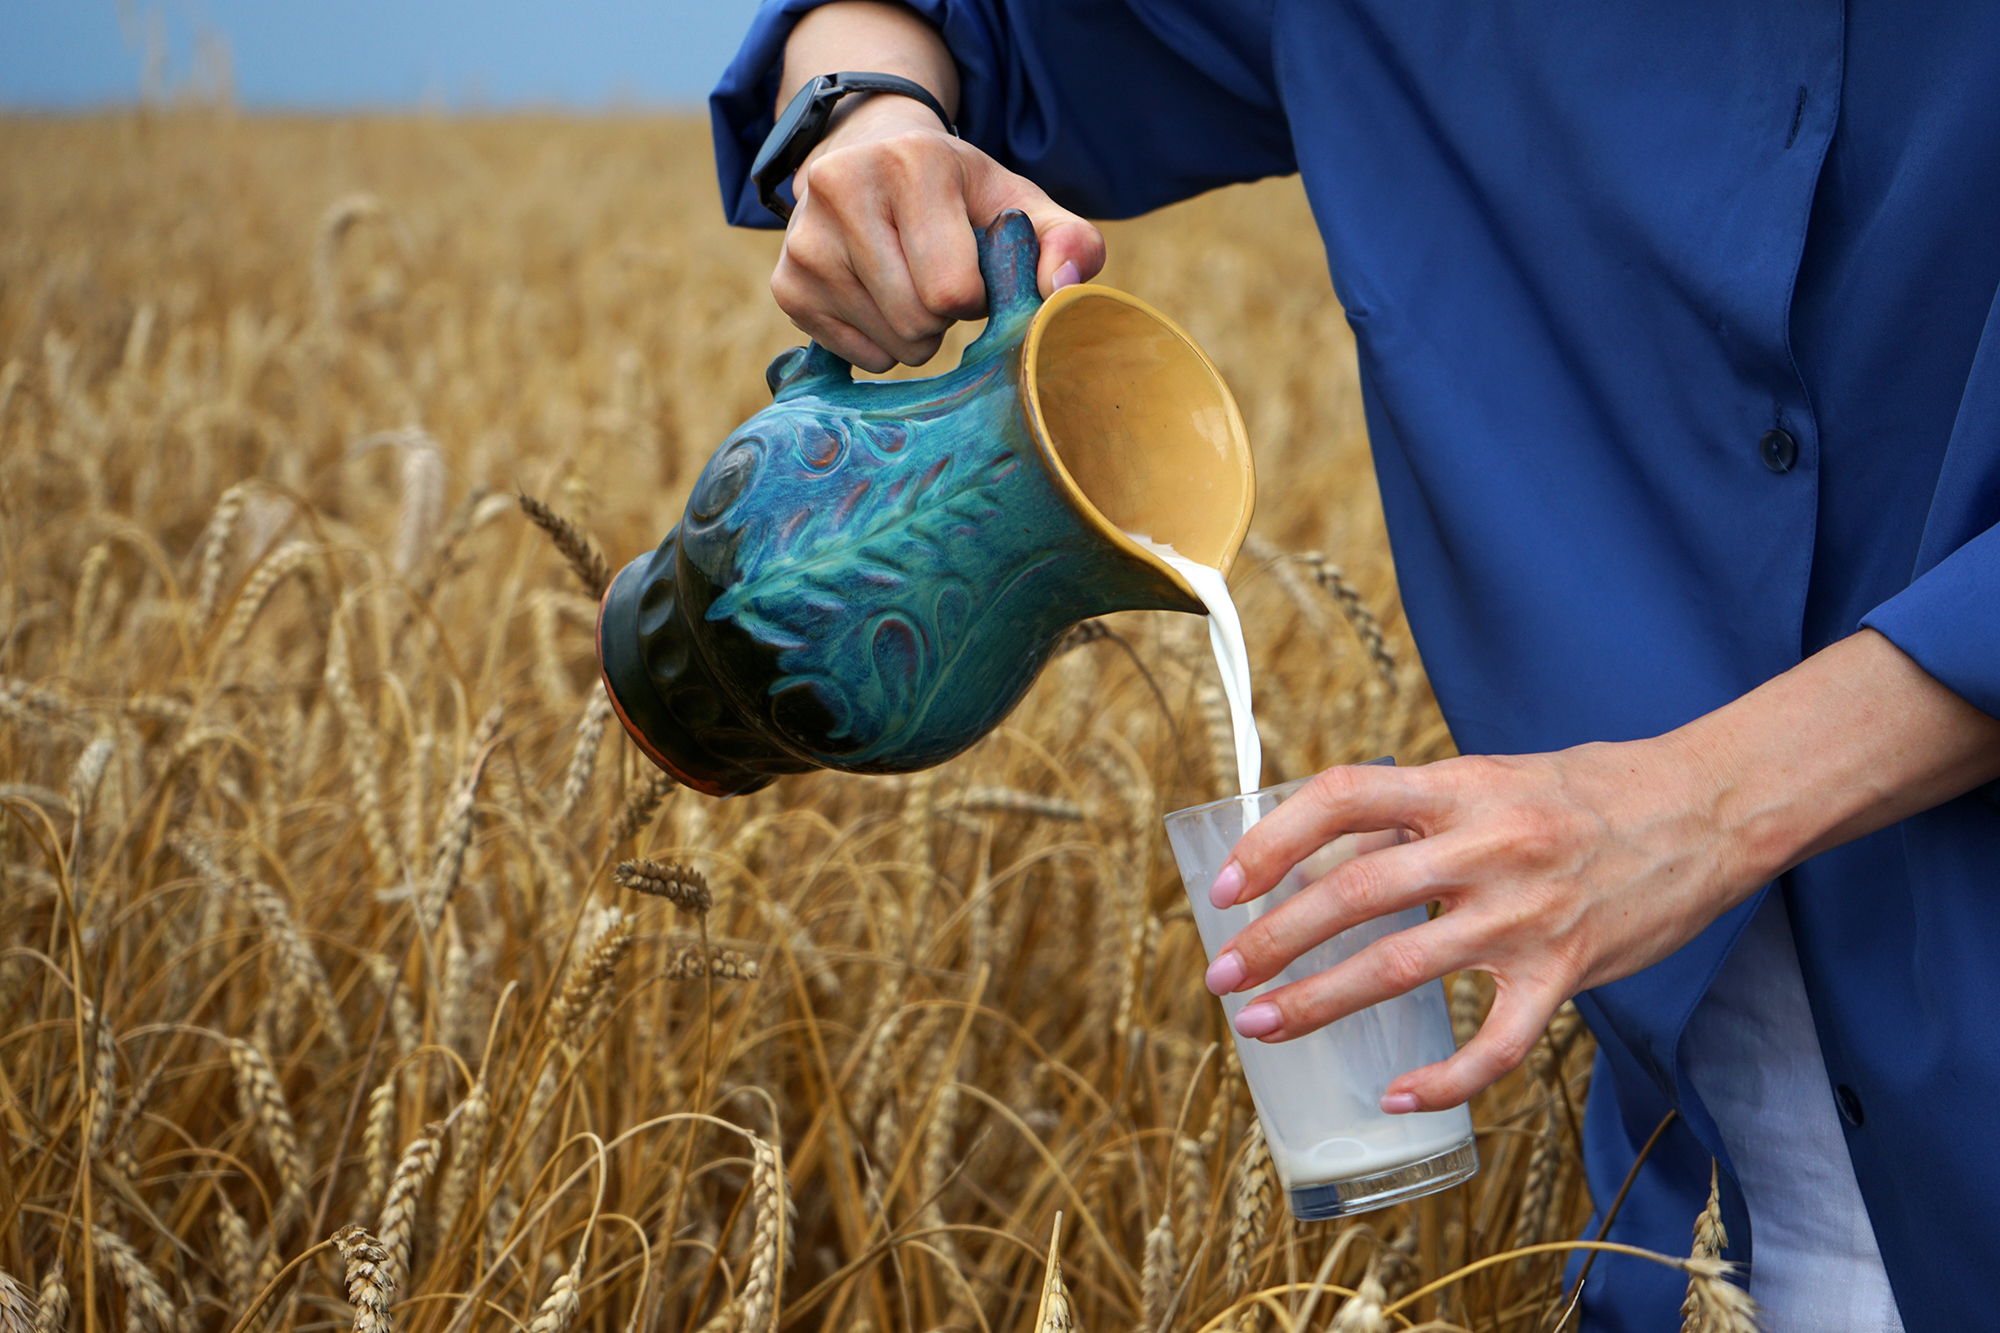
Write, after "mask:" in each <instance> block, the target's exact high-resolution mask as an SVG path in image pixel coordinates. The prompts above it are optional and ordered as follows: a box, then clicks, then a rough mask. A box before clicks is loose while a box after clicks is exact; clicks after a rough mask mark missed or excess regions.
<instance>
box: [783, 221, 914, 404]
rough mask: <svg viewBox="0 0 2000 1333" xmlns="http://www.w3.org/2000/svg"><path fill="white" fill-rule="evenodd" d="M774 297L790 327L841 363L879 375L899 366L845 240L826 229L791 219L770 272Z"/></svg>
mask: <svg viewBox="0 0 2000 1333" xmlns="http://www.w3.org/2000/svg"><path fill="white" fill-rule="evenodd" d="M771 295H772V297H773V298H774V299H776V301H777V303H778V308H779V309H781V310H783V311H784V312H785V314H786V315H788V316H789V317H790V318H791V321H792V323H794V324H796V325H797V326H798V327H799V329H800V330H801V331H802V332H804V333H805V334H806V335H807V336H809V337H810V338H812V340H813V341H814V342H817V343H818V344H819V345H820V346H822V347H824V348H826V349H827V350H828V351H831V352H833V353H835V354H836V355H838V356H840V357H841V358H842V359H843V360H846V361H849V362H851V363H853V364H854V365H857V366H860V367H861V368H862V369H864V370H871V371H875V372H877V373H880V372H882V371H885V370H888V369H889V368H890V367H891V366H893V365H895V364H896V357H895V355H894V353H893V351H892V350H891V349H890V348H887V347H885V346H883V344H882V342H881V341H880V340H879V339H878V338H877V337H876V336H875V332H876V331H879V330H880V328H881V327H882V326H883V320H882V314H881V311H880V310H878V309H877V308H876V307H875V302H874V298H873V297H871V296H870V295H869V294H868V291H867V289H866V288H864V287H863V286H862V285H861V282H860V279H858V278H857V277H856V276H855V275H854V271H853V269H852V268H851V267H850V265H849V263H848V259H847V252H846V246H845V244H844V243H843V241H842V239H841V237H840V236H839V235H838V234H837V233H835V232H833V231H832V230H831V229H830V228H828V227H826V226H825V225H823V223H821V222H819V221H816V220H807V219H805V218H802V217H799V216H798V215H797V214H794V215H793V224H792V226H791V228H790V229H789V230H788V231H787V232H786V234H785V246H784V249H783V250H781V251H780V252H779V254H778V264H777V267H776V268H775V269H773V270H772V272H771Z"/></svg>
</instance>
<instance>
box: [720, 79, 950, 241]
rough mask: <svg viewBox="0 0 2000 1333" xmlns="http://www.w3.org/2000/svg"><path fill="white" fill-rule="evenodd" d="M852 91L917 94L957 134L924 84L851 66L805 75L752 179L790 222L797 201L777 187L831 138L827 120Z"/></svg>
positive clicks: (752, 170)
mask: <svg viewBox="0 0 2000 1333" xmlns="http://www.w3.org/2000/svg"><path fill="white" fill-rule="evenodd" d="M849 93H895V94H897V95H899V96H902V97H914V98H916V99H917V100H918V101H919V102H922V103H923V104H924V105H925V106H927V107H929V108H930V109H931V110H932V111H935V112H936V113H937V118H938V119H939V120H941V121H943V122H944V127H945V129H946V131H948V132H949V133H950V135H951V137H952V138H954V139H956V138H957V137H958V126H956V125H954V124H952V123H951V117H950V116H948V115H946V114H945V109H944V104H943V103H942V102H940V101H938V100H937V98H935V97H933V96H932V95H931V92H930V90H929V89H928V88H926V87H924V86H923V85H922V84H921V83H912V82H911V81H910V80H908V79H904V78H899V77H897V76H896V75H894V74H861V73H855V72H852V71H849V72H847V73H844V74H820V75H815V76H814V77H813V78H810V79H807V80H806V86H805V87H803V88H801V89H799V91H798V93H797V94H796V95H795V96H794V97H793V98H792V100H791V101H790V102H788V103H786V104H785V109H784V110H783V111H781V112H779V113H778V123H777V124H775V125H773V126H772V127H771V133H770V134H769V135H768V136H767V137H766V138H765V140H764V146H763V147H762V148H759V149H758V150H757V160H756V161H755V162H753V163H751V164H750V179H752V180H754V181H756V182H757V197H758V198H759V199H762V200H763V201H764V207H766V208H768V209H770V210H771V211H772V212H773V213H776V214H777V215H778V216H779V217H780V218H781V219H783V220H785V221H787V222H789V221H791V218H792V206H791V205H790V204H788V203H786V202H785V200H784V197H783V196H781V195H780V194H779V193H778V186H779V185H780V184H781V183H783V181H784V180H785V178H786V177H787V176H790V175H791V174H792V173H793V172H795V171H797V170H798V169H799V164H800V163H801V162H803V161H805V160H806V154H808V153H810V152H812V150H813V149H814V148H817V147H818V146H819V141H820V140H821V139H824V138H825V137H826V125H827V122H828V121H829V120H831V119H833V104H834V103H835V102H838V101H839V100H840V99H841V98H843V97H845V96H847V95H848V94H849Z"/></svg>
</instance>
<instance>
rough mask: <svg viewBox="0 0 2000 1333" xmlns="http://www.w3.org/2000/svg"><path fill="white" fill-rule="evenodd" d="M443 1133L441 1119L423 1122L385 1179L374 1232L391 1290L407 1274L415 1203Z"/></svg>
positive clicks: (433, 1167) (434, 1165) (414, 1230)
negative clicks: (390, 1176) (384, 1196)
mask: <svg viewBox="0 0 2000 1333" xmlns="http://www.w3.org/2000/svg"><path fill="white" fill-rule="evenodd" d="M443 1137H444V1124H443V1122H441V1121H433V1122H432V1123H430V1124H428V1125H425V1126H424V1127H423V1129H422V1130H421V1131H420V1132H419V1133H418V1134H417V1137H415V1138H414V1139H411V1140H410V1146H409V1147H407V1148H405V1149H403V1157H402V1160H401V1161H399V1162H397V1163H396V1175H395V1178H394V1179H393V1180H392V1181H390V1183H389V1194H388V1197H387V1199H386V1200H385V1201H384V1202H383V1204H382V1218H381V1220H380V1221H379V1222H377V1223H376V1226H375V1233H376V1235H378V1236H379V1237H381V1242H382V1249H383V1252H384V1253H385V1254H386V1255H387V1256H388V1257H387V1259H386V1260H385V1261H384V1262H383V1263H382V1264H381V1266H380V1270H379V1271H380V1272H381V1274H382V1276H383V1279H384V1283H385V1285H386V1286H387V1288H388V1289H389V1290H391V1291H395V1290H397V1289H399V1288H401V1287H402V1286H403V1285H404V1279H405V1278H406V1277H407V1276H408V1275H409V1271H410V1248H411V1246H412V1245H413V1244H414V1243H415V1241H416V1236H417V1205H418V1203H419V1202H420V1201H421V1200H422V1198H423V1193H424V1184H425V1182H426V1181H428V1180H429V1179H430V1178H431V1173H432V1172H434V1171H436V1170H437V1164H438V1144H439V1141H440V1140H441V1139H443Z"/></svg>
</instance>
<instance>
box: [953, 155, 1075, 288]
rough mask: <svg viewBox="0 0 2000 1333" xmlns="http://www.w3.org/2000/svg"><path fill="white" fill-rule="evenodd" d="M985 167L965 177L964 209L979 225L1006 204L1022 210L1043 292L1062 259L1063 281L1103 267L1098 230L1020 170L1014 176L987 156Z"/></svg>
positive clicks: (1050, 284)
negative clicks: (1066, 269)
mask: <svg viewBox="0 0 2000 1333" xmlns="http://www.w3.org/2000/svg"><path fill="white" fill-rule="evenodd" d="M986 162H987V164H988V169H987V170H986V171H984V172H978V173H976V174H975V176H974V178H973V179H972V180H971V181H970V182H968V184H969V186H970V188H969V189H968V190H967V191H966V195H967V199H966V203H967V208H966V212H967V213H969V214H971V216H972V219H973V221H974V222H975V223H976V224H978V225H979V226H982V227H983V226H985V225H986V224H987V223H989V222H991V221H992V220H993V219H994V218H996V217H998V216H1000V214H1002V213H1004V212H1006V211H1007V210H1008V209H1010V208H1018V209H1020V210H1021V211H1022V212H1023V213H1026V214H1027V215H1028V221H1030V222H1032V223H1033V224H1034V226H1035V237H1036V239H1037V240H1038V241H1039V242H1040V243H1041V249H1042V256H1041V261H1040V262H1039V263H1038V264H1037V265H1036V266H1035V282H1036V285H1037V286H1038V287H1039V288H1040V289H1041V293H1042V295H1043V296H1048V295H1049V294H1050V293H1052V292H1054V291H1055V289H1056V275H1057V272H1058V271H1059V270H1061V269H1062V268H1063V266H1064V265H1069V266H1071V268H1072V272H1071V273H1065V274H1063V278H1064V280H1065V283H1068V282H1087V281H1089V280H1090V279H1091V278H1094V277H1096V276H1097V274H1098V273H1099V272H1100V271H1101V270H1102V269H1103V268H1104V233H1103V232H1101V231H1099V230H1098V229H1097V228H1096V227H1094V226H1092V225H1091V224H1090V223H1089V222H1087V221H1085V220H1084V219H1083V218H1080V217H1078V216H1077V215H1076V214H1074V213H1072V212H1070V211H1069V210H1068V209H1067V208H1064V207H1063V206H1062V205H1061V204H1058V203H1057V202H1056V201H1055V200H1053V199H1051V198H1049V196H1048V194H1047V192H1046V191H1044V190H1043V189H1042V187H1041V186H1039V185H1037V184H1035V183H1034V182H1033V181H1031V180H1029V179H1028V178H1027V177H1025V176H1017V175H1015V174H1014V173H1013V172H1011V171H1009V170H1007V169H1006V168H1005V167H1003V166H1001V165H1000V164H999V163H997V162H993V161H992V159H990V158H988V159H986Z"/></svg>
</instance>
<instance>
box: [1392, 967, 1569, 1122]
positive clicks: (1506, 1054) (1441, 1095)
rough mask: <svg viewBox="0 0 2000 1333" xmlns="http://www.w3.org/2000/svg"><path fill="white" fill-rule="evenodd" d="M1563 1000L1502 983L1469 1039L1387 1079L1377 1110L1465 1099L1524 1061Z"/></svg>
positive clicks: (1432, 1107) (1436, 1107)
mask: <svg viewBox="0 0 2000 1333" xmlns="http://www.w3.org/2000/svg"><path fill="white" fill-rule="evenodd" d="M1564 998H1565V997H1564V996H1563V995H1561V994H1560V993H1558V992H1555V991H1535V992H1528V991H1524V990H1521V989H1519V988H1509V987H1507V986H1504V985H1503V986H1502V987H1501V988H1500V990H1499V992H1498V994H1497V996H1496V997H1495V999H1494V1001H1493V1011H1492V1012H1491V1013H1489V1014H1488V1015H1487V1016H1486V1021H1485V1023H1483V1024H1481V1025H1480V1028H1479V1031H1478V1032H1477V1033H1476V1034H1474V1036H1473V1038H1472V1040H1471V1041H1469V1042H1467V1043H1465V1045H1464V1046H1462V1047H1461V1048H1459V1052H1458V1054H1457V1055H1454V1056H1452V1057H1451V1058H1450V1059H1449V1060H1442V1061H1439V1062H1438V1063H1437V1064H1434V1065H1425V1066H1424V1067H1423V1068H1422V1069H1413V1070H1411V1071H1410V1072H1409V1073H1407V1074H1403V1075H1400V1076H1399V1077H1397V1078H1396V1079H1394V1080H1393V1081H1391V1082H1390V1084H1389V1087H1388V1090H1387V1091H1386V1092H1385V1093H1384V1094H1383V1097H1382V1109H1383V1110H1384V1111H1388V1112H1390V1113H1391V1114H1401V1113H1403V1112H1408V1111H1445V1110H1449V1109H1450V1108H1452V1107H1454V1106H1458V1105H1461V1104H1462V1103H1464V1102H1467V1101H1470V1100H1471V1099H1472V1098H1473V1097H1474V1096H1475V1095H1477V1094H1478V1093H1480V1092H1482V1091H1484V1090H1485V1089H1487V1088H1489V1087H1491V1086H1492V1085H1493V1084H1494V1083H1496V1082H1497V1081H1499V1079H1500V1078H1501V1077H1502V1076H1503V1075H1505V1074H1507V1073H1508V1072H1509V1071H1511V1070H1513V1069H1515V1068H1516V1067H1518V1066H1519V1065H1520V1063H1521V1061H1523V1060H1525V1059H1527V1057H1528V1052H1529V1051H1530V1050H1532V1049H1533V1048H1534V1045H1535V1042H1536V1041H1537V1040H1538V1039H1539V1038H1540V1037H1541V1035H1542V1030H1543V1029H1544V1028H1546V1027H1548V1025H1549V1019H1550V1018H1551V1017H1553V1016H1554V1014H1555V1011H1556V1008H1557V1007H1558V1006H1559V1005H1561V1004H1562V1002H1563V1000H1564Z"/></svg>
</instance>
